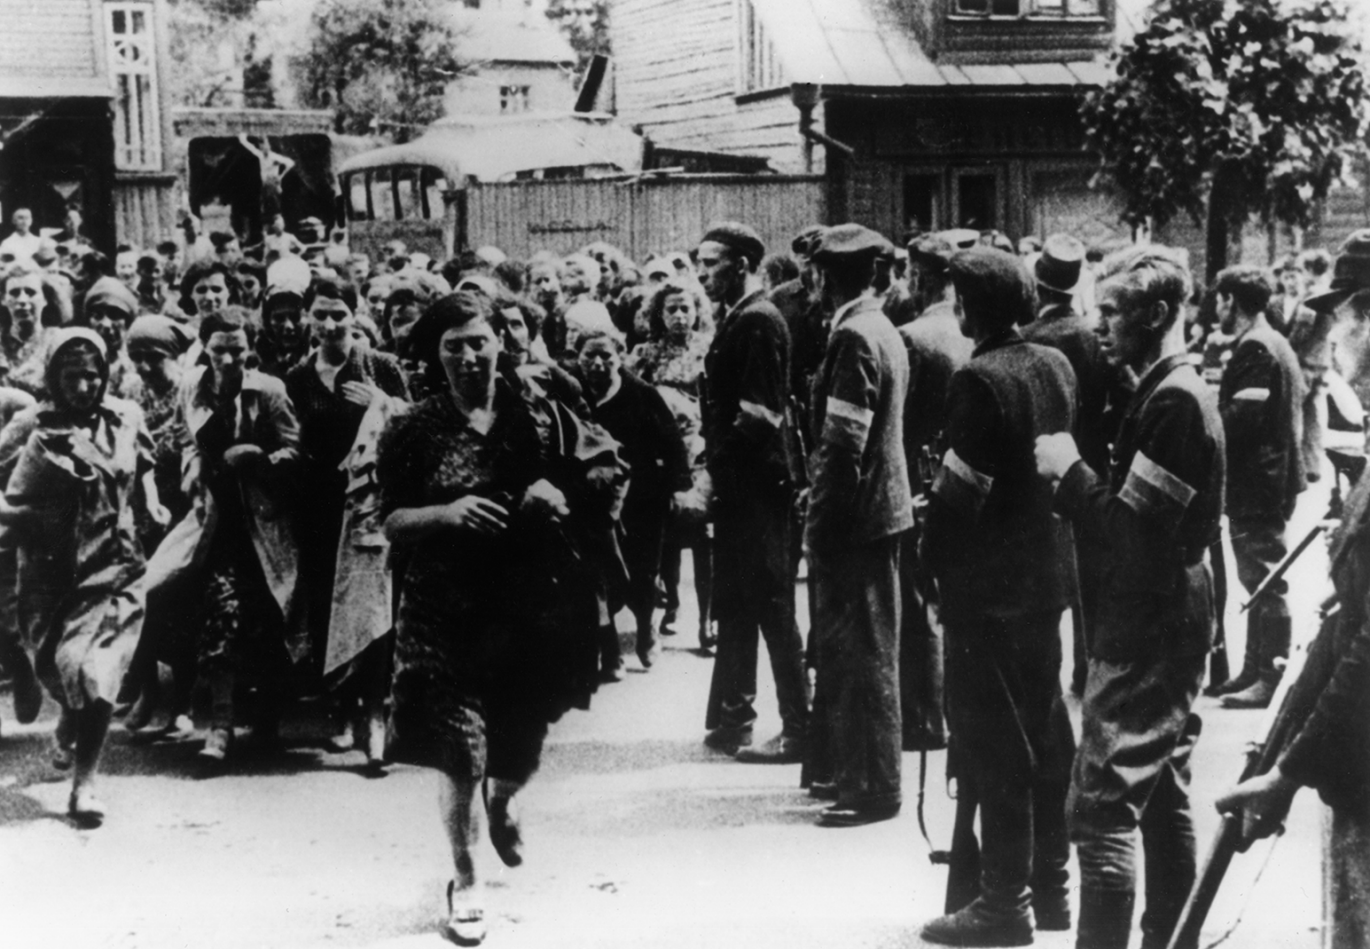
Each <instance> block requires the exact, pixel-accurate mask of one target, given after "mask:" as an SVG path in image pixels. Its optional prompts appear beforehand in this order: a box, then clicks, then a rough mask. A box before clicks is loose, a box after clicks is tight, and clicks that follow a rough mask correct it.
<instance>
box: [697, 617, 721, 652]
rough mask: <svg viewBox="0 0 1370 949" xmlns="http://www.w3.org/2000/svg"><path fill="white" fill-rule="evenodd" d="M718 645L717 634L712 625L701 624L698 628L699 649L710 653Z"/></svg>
mask: <svg viewBox="0 0 1370 949" xmlns="http://www.w3.org/2000/svg"><path fill="white" fill-rule="evenodd" d="M717 645H718V633H717V632H715V630H714V627H713V624H712V623H701V624H700V626H699V648H700V649H703V650H704V651H705V652H710V651H712V650H713V648H714V647H715V646H717Z"/></svg>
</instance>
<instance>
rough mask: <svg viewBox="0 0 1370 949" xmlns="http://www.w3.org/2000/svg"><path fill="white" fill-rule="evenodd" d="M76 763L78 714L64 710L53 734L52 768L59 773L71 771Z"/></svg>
mask: <svg viewBox="0 0 1370 949" xmlns="http://www.w3.org/2000/svg"><path fill="white" fill-rule="evenodd" d="M75 763H76V713H75V712H73V711H71V710H70V709H66V708H64V709H62V716H61V717H60V718H59V719H57V729H56V730H55V731H54V732H53V733H52V766H53V767H54V768H56V769H57V770H58V771H69V770H71V766H72V765H73V764H75Z"/></svg>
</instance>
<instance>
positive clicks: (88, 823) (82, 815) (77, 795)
mask: <svg viewBox="0 0 1370 949" xmlns="http://www.w3.org/2000/svg"><path fill="white" fill-rule="evenodd" d="M67 816H68V817H70V818H71V819H72V820H73V821H75V822H76V824H77V825H79V826H81V827H99V826H100V825H101V824H102V823H104V820H105V805H104V803H103V802H102V801H101V800H100V799H99V798H98V797H96V796H95V795H94V793H92V792H91V791H89V790H87V789H85V788H82V789H81V790H79V791H72V792H71V797H69V798H67Z"/></svg>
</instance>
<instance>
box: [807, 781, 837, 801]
mask: <svg viewBox="0 0 1370 949" xmlns="http://www.w3.org/2000/svg"><path fill="white" fill-rule="evenodd" d="M809 797H811V798H813V799H814V800H815V801H835V800H837V785H836V784H833V783H832V782H831V781H814V782H813V783H812V784H810V785H809Z"/></svg>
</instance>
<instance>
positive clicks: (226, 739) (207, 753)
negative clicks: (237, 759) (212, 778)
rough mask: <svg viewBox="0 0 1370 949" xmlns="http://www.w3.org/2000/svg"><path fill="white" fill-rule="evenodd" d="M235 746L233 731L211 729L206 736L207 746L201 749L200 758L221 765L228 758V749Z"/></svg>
mask: <svg viewBox="0 0 1370 949" xmlns="http://www.w3.org/2000/svg"><path fill="white" fill-rule="evenodd" d="M232 744H233V729H231V728H211V729H210V730H209V731H208V732H207V733H206V734H205V746H204V747H203V748H201V749H200V757H201V758H204V759H205V760H207V761H213V762H215V763H219V762H222V761H224V760H225V759H227V758H228V749H229V747H230V746H231V745H232Z"/></svg>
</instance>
